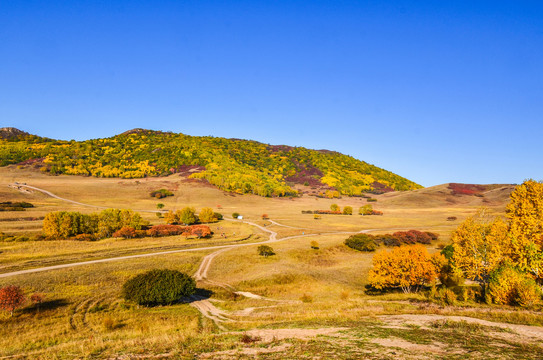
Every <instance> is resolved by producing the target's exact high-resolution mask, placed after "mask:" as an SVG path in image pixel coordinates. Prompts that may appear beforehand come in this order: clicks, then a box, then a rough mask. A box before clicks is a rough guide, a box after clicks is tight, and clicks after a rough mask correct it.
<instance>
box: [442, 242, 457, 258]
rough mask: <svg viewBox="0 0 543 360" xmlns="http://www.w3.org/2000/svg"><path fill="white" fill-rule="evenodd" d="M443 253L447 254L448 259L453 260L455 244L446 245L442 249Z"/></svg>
mask: <svg viewBox="0 0 543 360" xmlns="http://www.w3.org/2000/svg"><path fill="white" fill-rule="evenodd" d="M441 255H443V256H445V258H446V259H447V260H451V259H452V258H453V255H454V246H453V244H449V245H447V246H445V247H444V248H443V249H442V250H441Z"/></svg>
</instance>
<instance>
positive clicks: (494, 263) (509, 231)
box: [450, 180, 543, 306]
mask: <svg viewBox="0 0 543 360" xmlns="http://www.w3.org/2000/svg"><path fill="white" fill-rule="evenodd" d="M506 215H507V218H508V221H504V220H503V219H502V218H501V217H498V216H490V215H489V214H488V210H487V209H482V210H480V211H479V212H478V213H477V214H476V215H475V216H472V217H469V218H467V219H466V220H465V221H464V222H462V223H461V224H460V226H459V227H458V228H457V229H456V230H455V232H454V233H453V236H452V242H453V249H454V251H453V253H452V257H451V260H450V266H451V268H452V270H453V271H454V272H456V273H459V274H461V275H463V276H465V277H466V278H468V279H470V280H474V281H477V282H479V283H480V284H481V287H482V291H483V295H485V298H486V300H487V301H489V302H495V303H498V304H510V305H521V306H531V305H534V304H536V303H538V302H539V301H540V299H541V291H540V290H541V289H540V288H539V287H538V285H537V284H536V282H539V283H541V282H543V255H542V253H543V182H536V181H533V180H527V181H525V182H524V183H523V184H522V185H519V186H517V187H516V188H515V190H514V191H513V193H512V194H511V201H510V203H509V204H508V205H507V209H506Z"/></svg>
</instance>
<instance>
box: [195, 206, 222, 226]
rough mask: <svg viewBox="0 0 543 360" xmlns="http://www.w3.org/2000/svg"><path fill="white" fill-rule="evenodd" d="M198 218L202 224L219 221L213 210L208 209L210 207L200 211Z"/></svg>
mask: <svg viewBox="0 0 543 360" xmlns="http://www.w3.org/2000/svg"><path fill="white" fill-rule="evenodd" d="M198 218H199V219H200V222H201V223H211V222H216V221H217V218H216V217H215V213H214V212H213V209H211V208H208V207H207V208H203V209H202V210H200V213H199V214H198Z"/></svg>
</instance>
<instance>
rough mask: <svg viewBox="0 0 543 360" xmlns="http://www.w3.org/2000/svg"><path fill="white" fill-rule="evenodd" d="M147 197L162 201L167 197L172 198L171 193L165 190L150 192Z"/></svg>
mask: <svg viewBox="0 0 543 360" xmlns="http://www.w3.org/2000/svg"><path fill="white" fill-rule="evenodd" d="M149 195H151V197H154V198H157V199H162V198H165V197H168V196H173V193H172V192H171V191H169V190H166V189H160V190H155V191H151V193H150V194H149Z"/></svg>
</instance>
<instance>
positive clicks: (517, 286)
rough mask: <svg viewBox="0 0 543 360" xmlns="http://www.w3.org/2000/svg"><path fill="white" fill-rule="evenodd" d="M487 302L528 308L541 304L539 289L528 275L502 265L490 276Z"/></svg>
mask: <svg viewBox="0 0 543 360" xmlns="http://www.w3.org/2000/svg"><path fill="white" fill-rule="evenodd" d="M487 296H488V299H487V301H488V302H493V303H495V304H500V305H518V306H523V307H530V306H534V305H537V304H540V303H541V296H542V292H541V288H540V287H539V286H538V285H537V283H536V282H535V280H534V279H533V278H532V277H530V276H529V275H527V274H525V273H522V272H520V271H518V270H517V269H515V268H513V267H512V266H508V265H504V266H501V267H499V268H498V269H496V271H494V272H493V273H492V275H491V278H490V282H489V286H488V293H487Z"/></svg>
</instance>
